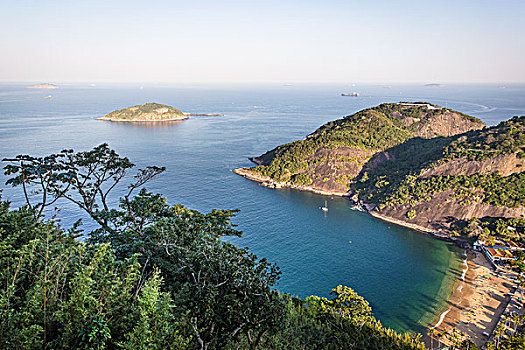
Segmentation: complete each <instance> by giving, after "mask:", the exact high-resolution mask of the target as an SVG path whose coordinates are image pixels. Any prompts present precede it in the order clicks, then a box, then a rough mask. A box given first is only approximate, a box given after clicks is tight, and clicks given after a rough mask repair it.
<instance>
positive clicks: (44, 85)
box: [27, 83, 58, 89]
mask: <svg viewBox="0 0 525 350" xmlns="http://www.w3.org/2000/svg"><path fill="white" fill-rule="evenodd" d="M27 88H28V89H58V86H57V85H54V84H48V83H45V84H36V85H31V86H28V87H27Z"/></svg>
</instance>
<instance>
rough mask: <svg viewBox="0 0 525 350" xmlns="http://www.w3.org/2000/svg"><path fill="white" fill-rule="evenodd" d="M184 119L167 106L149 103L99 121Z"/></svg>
mask: <svg viewBox="0 0 525 350" xmlns="http://www.w3.org/2000/svg"><path fill="white" fill-rule="evenodd" d="M186 118H187V116H186V115H185V114H184V113H182V112H181V111H179V110H178V109H175V108H173V107H171V106H168V105H163V104H160V103H154V102H150V103H145V104H143V105H138V106H133V107H128V108H124V109H120V110H117V111H113V112H111V113H109V114H107V115H105V116H104V117H102V118H99V119H100V120H118V121H163V120H180V119H186Z"/></svg>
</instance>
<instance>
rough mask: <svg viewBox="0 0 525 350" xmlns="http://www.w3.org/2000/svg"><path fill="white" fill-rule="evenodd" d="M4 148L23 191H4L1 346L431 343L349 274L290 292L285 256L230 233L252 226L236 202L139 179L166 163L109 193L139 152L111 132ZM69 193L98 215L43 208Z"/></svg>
mask: <svg viewBox="0 0 525 350" xmlns="http://www.w3.org/2000/svg"><path fill="white" fill-rule="evenodd" d="M6 161H7V162H8V163H9V164H8V165H7V166H6V167H5V174H6V176H7V177H8V181H7V184H9V185H12V186H15V187H19V188H21V192H22V194H23V195H24V197H25V199H26V202H27V203H26V205H25V206H24V207H21V208H19V209H11V208H10V205H9V203H7V202H5V201H1V199H0V280H1V282H2V284H1V285H2V287H0V348H2V349H117V348H122V349H155V348H156V349H218V348H227V349H248V348H250V349H423V345H422V344H421V343H420V342H419V336H415V337H412V336H409V335H407V334H405V335H400V334H397V333H396V332H394V331H391V330H389V329H385V328H383V327H382V326H381V324H380V322H378V321H377V320H376V319H375V318H374V317H373V315H372V311H371V308H370V306H369V305H368V303H367V302H366V301H365V300H364V299H363V298H362V297H360V296H359V295H357V294H356V293H355V292H354V291H353V290H352V289H351V288H349V287H344V286H338V287H336V288H334V289H333V290H332V292H331V293H330V295H331V297H330V298H320V297H316V296H312V297H309V298H306V299H298V298H294V297H292V296H289V295H283V294H280V293H279V292H278V291H277V290H276V289H275V288H274V287H275V286H276V285H277V282H278V280H279V276H280V271H279V268H278V267H277V266H276V265H275V264H271V263H270V262H268V261H267V260H266V259H264V258H262V259H260V258H258V257H257V256H255V255H254V254H253V253H251V252H250V251H249V250H248V249H245V248H239V247H237V246H235V245H233V244H231V243H229V242H228V241H226V240H225V239H224V237H227V236H240V235H241V234H242V233H241V232H240V231H238V230H236V229H235V227H234V225H232V223H231V218H232V217H233V215H234V214H235V211H228V210H214V211H212V212H210V213H200V212H198V211H195V210H190V209H188V208H185V207H183V206H181V205H175V206H171V205H168V204H167V201H166V199H165V198H164V197H162V196H161V195H159V194H153V193H150V192H148V191H147V190H145V189H144V188H143V186H144V185H145V184H146V183H147V182H148V181H150V180H151V179H152V178H154V177H155V176H158V175H159V174H161V173H162V172H163V171H164V168H159V167H148V168H146V169H143V170H138V172H137V174H136V175H135V177H134V180H132V181H131V183H130V184H129V185H128V188H127V190H126V191H125V192H124V194H123V195H122V197H121V198H120V200H119V202H118V203H119V205H118V207H113V206H111V205H110V203H114V201H113V200H112V196H111V195H112V193H113V191H114V189H115V188H120V189H122V186H121V182H122V180H123V179H124V178H125V175H126V173H127V172H129V171H130V170H131V169H132V168H133V167H134V165H133V164H132V163H131V162H130V161H129V160H128V159H127V158H124V157H120V156H119V155H118V154H116V153H115V152H114V151H113V150H111V149H109V148H108V146H107V145H101V146H99V147H96V148H95V149H93V150H91V151H88V152H79V153H76V152H74V151H72V150H65V151H62V152H60V153H57V154H52V155H49V156H46V157H32V156H27V155H21V156H17V157H15V158H13V159H8V160H6ZM65 201H68V202H70V203H73V204H75V205H76V206H77V207H78V210H79V211H78V213H77V215H78V217H81V216H82V215H85V214H87V215H88V216H89V217H90V219H91V220H93V222H94V223H95V226H96V228H95V229H93V230H90V231H89V232H84V231H82V223H81V221H80V220H79V221H77V222H76V223H75V224H74V225H72V226H71V227H68V228H64V227H62V226H61V225H60V223H59V222H57V221H56V220H54V219H49V218H46V217H45V215H46V213H49V212H50V210H51V209H52V208H53V207H54V206H57V205H61V204H62V203H63V202H65Z"/></svg>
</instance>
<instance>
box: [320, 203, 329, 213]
mask: <svg viewBox="0 0 525 350" xmlns="http://www.w3.org/2000/svg"><path fill="white" fill-rule="evenodd" d="M320 209H321V210H322V211H328V203H327V202H326V201H324V207H321V208H320Z"/></svg>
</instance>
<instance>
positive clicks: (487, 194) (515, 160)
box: [235, 103, 525, 231]
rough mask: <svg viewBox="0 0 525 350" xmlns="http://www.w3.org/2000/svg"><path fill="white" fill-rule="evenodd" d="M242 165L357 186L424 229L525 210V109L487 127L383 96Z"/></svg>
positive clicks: (275, 183)
mask: <svg viewBox="0 0 525 350" xmlns="http://www.w3.org/2000/svg"><path fill="white" fill-rule="evenodd" d="M252 160H253V161H254V162H255V163H257V164H258V166H256V167H253V168H244V169H236V170H235V172H236V173H238V174H240V175H243V176H245V177H247V178H250V179H252V180H255V181H259V182H262V183H263V184H265V185H267V186H270V187H292V188H298V189H302V190H310V191H313V192H317V193H321V194H330V195H347V196H350V197H351V198H352V200H354V201H355V202H356V203H360V204H361V205H363V206H364V207H366V208H367V209H368V211H369V212H370V213H371V214H372V215H375V216H378V217H381V218H382V219H386V220H390V221H394V222H397V223H399V224H404V225H407V226H412V227H414V228H419V229H423V230H430V231H438V230H440V229H442V230H445V231H447V230H451V229H453V228H454V227H455V225H457V224H458V223H459V222H467V221H468V220H470V219H472V218H485V219H487V218H517V219H519V220H522V219H523V218H524V217H525V173H524V169H525V117H514V118H512V119H510V120H508V121H505V122H502V123H500V124H499V125H497V126H494V127H490V128H486V127H485V125H484V124H483V123H482V122H481V121H480V120H478V119H476V118H474V117H471V116H468V115H465V114H463V113H460V112H457V111H453V110H450V109H446V108H441V107H439V106H436V105H432V104H427V103H415V104H413V103H410V104H409V103H395V104H382V105H379V106H377V107H373V108H369V109H365V110H363V111H360V112H357V113H356V114H354V115H351V116H348V117H345V118H343V119H339V120H336V121H333V122H329V123H327V124H325V125H323V126H322V127H320V128H319V129H317V130H316V131H315V132H313V133H312V134H310V135H308V136H307V138H306V139H305V140H300V141H295V142H292V143H289V144H286V145H282V146H279V147H277V148H275V149H273V150H271V151H269V152H266V153H265V154H263V155H261V156H259V157H255V158H253V159H252Z"/></svg>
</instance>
